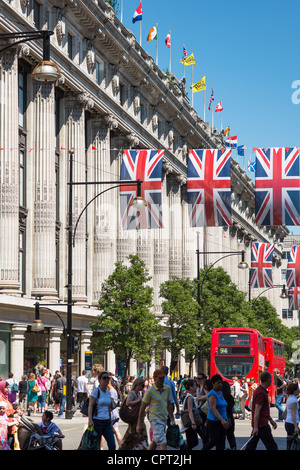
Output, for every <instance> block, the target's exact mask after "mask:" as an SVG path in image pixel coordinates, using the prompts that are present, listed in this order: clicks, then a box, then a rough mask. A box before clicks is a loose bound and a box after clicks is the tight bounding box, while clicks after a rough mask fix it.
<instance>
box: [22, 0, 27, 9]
mask: <svg viewBox="0 0 300 470" xmlns="http://www.w3.org/2000/svg"><path fill="white" fill-rule="evenodd" d="M28 3H29V0H20V4H21V7H22V8H26V7H27V5H28Z"/></svg>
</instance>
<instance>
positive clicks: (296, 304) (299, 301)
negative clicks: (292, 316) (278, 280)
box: [288, 287, 300, 311]
mask: <svg viewBox="0 0 300 470" xmlns="http://www.w3.org/2000/svg"><path fill="white" fill-rule="evenodd" d="M288 295H289V310H290V311H291V310H300V288H299V287H293V288H292V289H289V291H288Z"/></svg>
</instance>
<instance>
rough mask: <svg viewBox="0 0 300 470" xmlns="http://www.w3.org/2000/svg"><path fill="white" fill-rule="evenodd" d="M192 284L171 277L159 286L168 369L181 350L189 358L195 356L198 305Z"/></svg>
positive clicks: (171, 367) (187, 280) (186, 280)
mask: <svg viewBox="0 0 300 470" xmlns="http://www.w3.org/2000/svg"><path fill="white" fill-rule="evenodd" d="M192 288H193V284H192V281H191V280H189V279H181V278H178V277H173V278H172V279H171V280H169V281H166V282H164V283H163V284H161V285H160V292H159V295H160V297H162V298H163V299H164V300H163V301H162V304H161V306H162V314H163V316H164V317H165V318H166V323H165V325H166V337H165V338H164V344H165V347H166V349H167V350H168V351H170V352H171V364H170V369H171V370H173V366H174V365H175V363H176V360H177V358H178V356H179V354H180V353H181V351H182V350H185V351H186V354H187V355H188V358H189V357H191V356H192V357H193V356H194V354H195V345H196V344H197V342H198V322H197V314H198V303H197V302H196V301H195V299H193V295H192V290H193V289H192Z"/></svg>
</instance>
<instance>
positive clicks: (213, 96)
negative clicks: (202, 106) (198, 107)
mask: <svg viewBox="0 0 300 470" xmlns="http://www.w3.org/2000/svg"><path fill="white" fill-rule="evenodd" d="M214 99H215V95H214V89H213V88H212V89H211V96H210V102H209V105H208V111H210V107H211V104H212V102H213V101H214Z"/></svg>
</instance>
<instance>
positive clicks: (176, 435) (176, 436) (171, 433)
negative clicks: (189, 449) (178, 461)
mask: <svg viewBox="0 0 300 470" xmlns="http://www.w3.org/2000/svg"><path fill="white" fill-rule="evenodd" d="M166 438H167V445H168V446H170V447H174V448H175V449H178V447H179V442H180V430H179V426H178V424H175V426H168V429H167V434H166Z"/></svg>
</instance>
